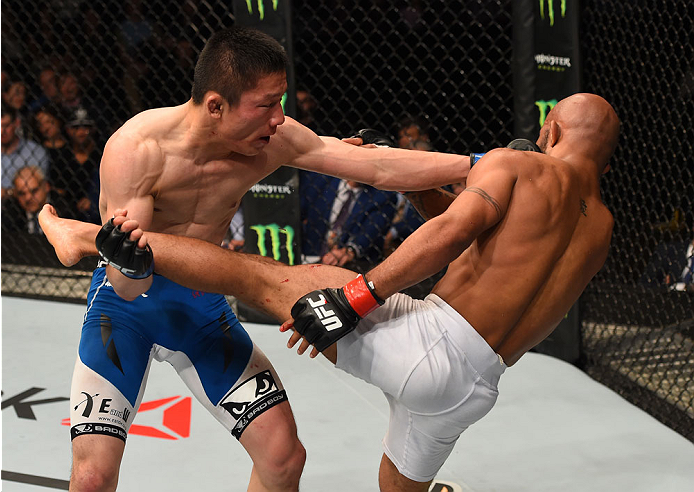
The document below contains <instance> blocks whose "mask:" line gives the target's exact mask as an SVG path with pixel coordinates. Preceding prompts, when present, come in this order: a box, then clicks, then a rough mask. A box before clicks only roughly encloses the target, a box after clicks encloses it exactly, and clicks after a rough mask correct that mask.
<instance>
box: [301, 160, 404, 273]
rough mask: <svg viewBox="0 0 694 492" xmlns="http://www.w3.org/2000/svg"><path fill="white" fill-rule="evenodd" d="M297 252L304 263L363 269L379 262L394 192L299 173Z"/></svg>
mask: <svg viewBox="0 0 694 492" xmlns="http://www.w3.org/2000/svg"><path fill="white" fill-rule="evenodd" d="M300 195H301V217H302V221H303V245H302V252H303V254H304V255H305V256H306V257H307V259H308V260H309V261H310V260H314V261H316V262H319V263H323V264H327V265H339V266H348V267H350V268H354V269H356V270H358V271H364V270H365V269H368V268H369V267H370V266H373V265H374V264H375V263H377V262H378V261H380V260H382V259H383V238H384V236H385V235H386V232H387V231H388V228H389V227H390V224H391V222H392V221H393V217H394V216H395V207H396V203H397V194H396V193H393V192H388V191H381V190H377V189H375V188H372V187H370V186H366V185H362V184H359V183H356V182H354V181H345V180H341V179H339V178H333V177H330V176H325V175H322V174H317V173H313V172H307V171H302V173H301V181H300Z"/></svg>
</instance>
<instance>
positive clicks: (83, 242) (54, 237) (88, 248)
mask: <svg viewBox="0 0 694 492" xmlns="http://www.w3.org/2000/svg"><path fill="white" fill-rule="evenodd" d="M39 224H40V225H41V230H42V231H43V233H44V234H45V235H46V238H47V239H48V242H50V243H51V244H52V245H53V248H54V249H55V254H56V255H57V256H58V259H59V260H60V262H61V263H62V264H63V265H65V266H68V267H69V266H72V265H74V264H75V263H77V262H78V261H80V260H81V259H82V258H84V257H86V256H96V255H97V254H98V253H97V251H96V245H95V244H94V239H95V238H96V234H97V233H98V232H99V226H98V225H96V224H90V223H88V222H80V221H78V220H71V219H63V218H60V217H58V214H57V213H56V211H55V208H53V206H52V205H49V204H46V205H44V206H43V209H42V210H41V212H40V213H39Z"/></svg>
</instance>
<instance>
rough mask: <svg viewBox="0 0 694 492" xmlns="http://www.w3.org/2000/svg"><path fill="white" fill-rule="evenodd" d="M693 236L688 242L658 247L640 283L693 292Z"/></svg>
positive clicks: (662, 244) (676, 242) (671, 243)
mask: <svg viewBox="0 0 694 492" xmlns="http://www.w3.org/2000/svg"><path fill="white" fill-rule="evenodd" d="M693 277H694V236H692V239H690V240H688V241H671V242H665V243H661V244H660V245H658V247H657V248H656V250H655V252H654V253H653V255H652V256H651V259H650V261H649V263H648V266H647V267H646V271H645V273H644V275H643V276H642V277H641V283H642V284H645V285H647V286H649V287H658V286H660V287H665V288H667V289H668V290H675V291H687V292H694V278H693Z"/></svg>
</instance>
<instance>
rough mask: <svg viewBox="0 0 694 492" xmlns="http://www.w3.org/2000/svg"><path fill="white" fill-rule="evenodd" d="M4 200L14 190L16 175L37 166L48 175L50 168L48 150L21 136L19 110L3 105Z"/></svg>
mask: <svg viewBox="0 0 694 492" xmlns="http://www.w3.org/2000/svg"><path fill="white" fill-rule="evenodd" d="M1 112H2V200H5V198H7V196H8V192H9V190H10V189H12V186H13V184H12V180H13V178H14V175H15V173H16V172H17V171H18V170H19V169H21V168H23V167H25V166H36V167H38V168H39V169H41V172H42V173H43V175H44V176H45V175H47V173H48V167H49V163H50V161H49V159H48V154H47V153H46V149H44V148H43V147H41V146H40V145H39V144H37V143H36V142H32V141H31V140H26V139H24V138H22V137H21V136H20V134H19V133H18V129H19V126H20V119H19V115H18V114H17V110H16V109H15V108H13V107H10V106H8V105H7V104H5V103H4V102H3V104H2V111H1Z"/></svg>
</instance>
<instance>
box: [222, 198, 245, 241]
mask: <svg viewBox="0 0 694 492" xmlns="http://www.w3.org/2000/svg"><path fill="white" fill-rule="evenodd" d="M245 243H246V234H245V231H244V220H243V205H239V208H238V210H236V213H235V214H234V216H233V217H232V218H231V224H229V230H228V231H227V234H226V236H225V237H224V241H222V247H223V248H227V249H231V250H234V251H241V250H242V249H243V246H244V244H245Z"/></svg>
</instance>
